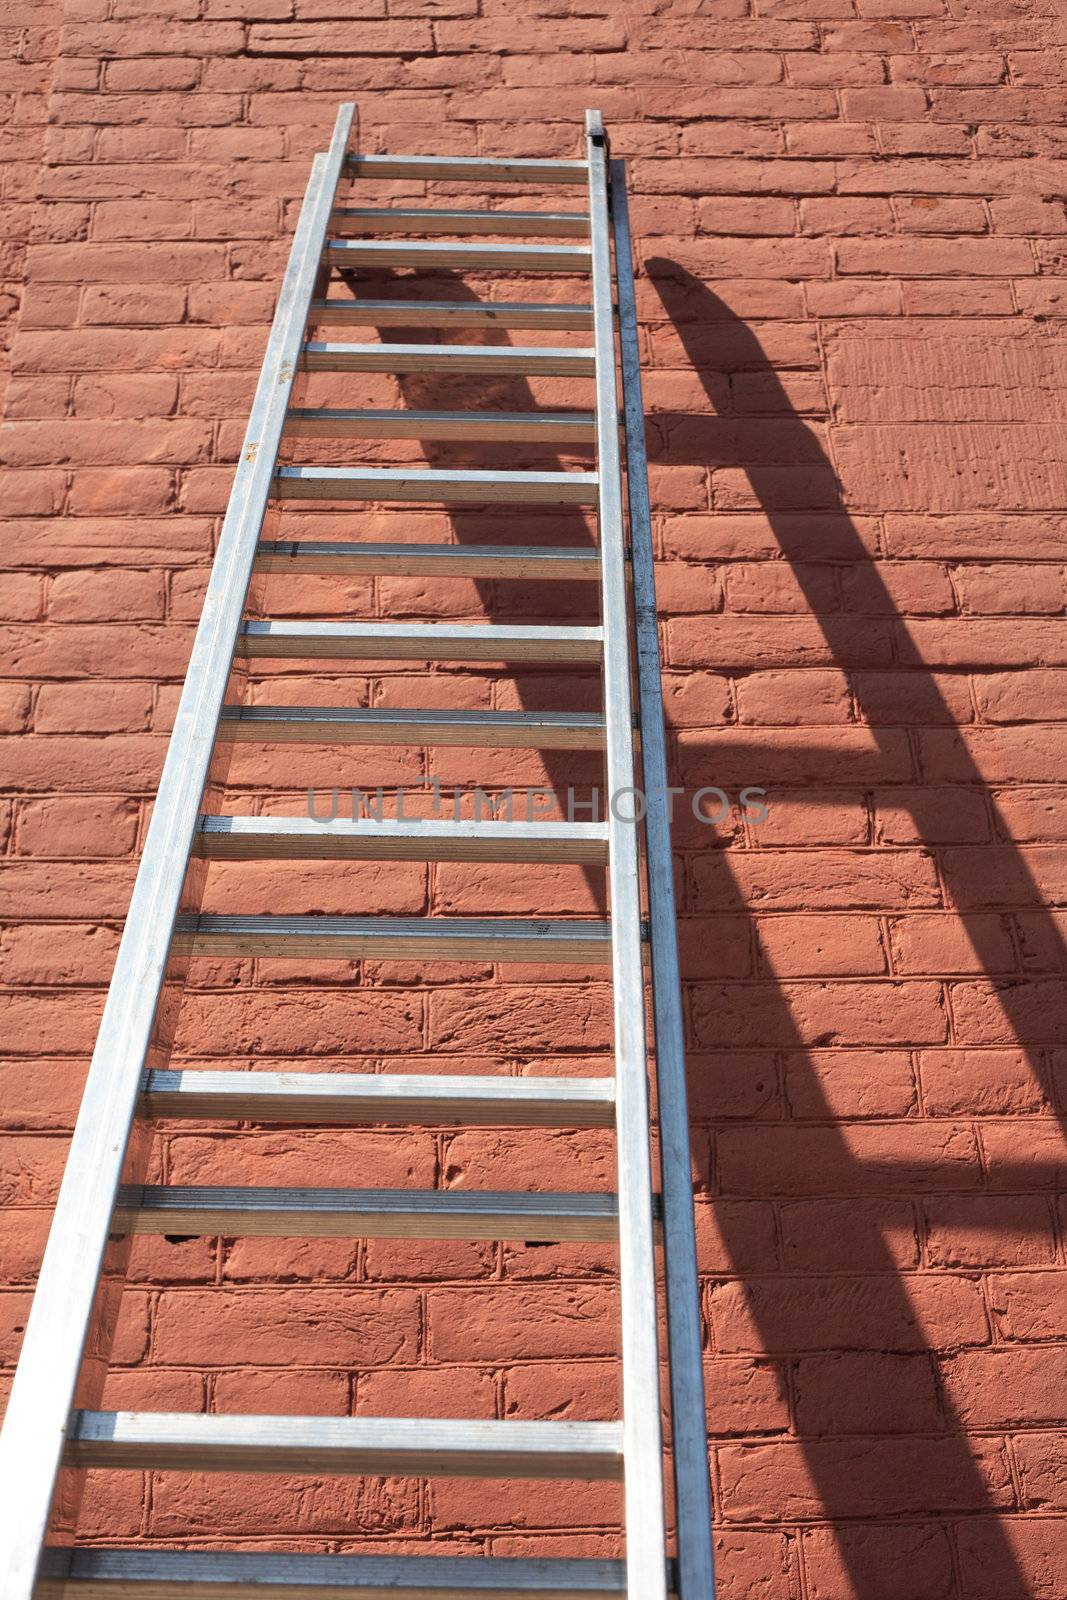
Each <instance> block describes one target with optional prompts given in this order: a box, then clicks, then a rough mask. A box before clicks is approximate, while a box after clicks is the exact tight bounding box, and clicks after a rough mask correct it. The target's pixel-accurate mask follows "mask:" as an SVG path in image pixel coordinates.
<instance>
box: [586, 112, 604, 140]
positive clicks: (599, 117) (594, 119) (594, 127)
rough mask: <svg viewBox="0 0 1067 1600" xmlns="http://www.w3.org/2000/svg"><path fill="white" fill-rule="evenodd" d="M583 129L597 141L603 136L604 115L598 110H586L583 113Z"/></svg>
mask: <svg viewBox="0 0 1067 1600" xmlns="http://www.w3.org/2000/svg"><path fill="white" fill-rule="evenodd" d="M585 131H586V133H587V134H588V135H589V137H590V138H591V139H596V140H597V141H598V142H599V141H602V140H603V138H604V136H605V135H604V117H603V113H602V112H600V111H587V112H586V113H585Z"/></svg>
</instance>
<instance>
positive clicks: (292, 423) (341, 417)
mask: <svg viewBox="0 0 1067 1600" xmlns="http://www.w3.org/2000/svg"><path fill="white" fill-rule="evenodd" d="M285 431H286V433H287V434H290V435H292V436H294V437H296V438H301V439H351V438H360V439H502V440H505V441H507V440H528V439H532V440H538V441H540V442H541V443H543V444H585V443H588V442H590V441H592V440H593V439H594V438H595V437H596V418H595V417H594V415H593V413H592V412H591V411H348V410H343V409H339V408H332V407H328V406H323V407H313V408H307V407H300V408H297V409H295V410H292V411H290V412H289V415H288V417H287V418H286V422H285Z"/></svg>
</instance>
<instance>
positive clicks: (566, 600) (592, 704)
mask: <svg viewBox="0 0 1067 1600" xmlns="http://www.w3.org/2000/svg"><path fill="white" fill-rule="evenodd" d="M338 277H339V279H340V281H341V282H343V283H344V284H345V286H346V287H347V288H348V289H349V290H350V291H354V290H355V288H356V287H357V286H358V289H359V290H360V294H359V295H355V298H357V299H358V298H360V297H361V296H362V297H364V298H368V299H369V298H383V299H384V298H390V297H391V298H400V297H402V296H403V292H404V289H405V287H407V286H409V285H410V284H411V282H412V280H411V279H410V278H405V277H404V276H403V274H401V273H399V272H389V271H386V270H381V271H379V272H376V273H374V274H373V276H372V275H369V274H359V275H358V276H355V275H349V274H345V273H340V274H338ZM418 283H419V289H420V296H419V297H420V298H443V299H448V300H453V301H471V302H474V301H477V300H479V299H480V298H481V296H480V295H479V294H478V292H477V291H476V290H475V289H473V288H471V287H470V285H469V284H467V283H466V282H465V281H464V278H463V276H462V275H461V274H459V273H457V272H450V271H448V270H446V269H440V270H438V271H435V272H434V274H433V281H432V283H430V282H429V281H428V279H427V277H426V276H425V275H422V276H420V278H419V280H418ZM398 291H399V292H398ZM376 331H377V333H378V337H379V338H380V339H381V340H382V341H383V342H387V343H388V342H396V343H422V344H426V343H429V342H431V330H428V329H427V328H425V327H422V326H413V327H404V326H392V327H387V328H379V329H377V330H376ZM515 334H517V335H518V338H519V339H521V330H515ZM590 337H591V335H590ZM439 342H440V343H441V344H445V345H447V344H449V343H462V344H481V345H487V346H493V345H496V346H507V345H510V344H513V343H515V342H517V340H516V337H515V336H514V335H513V333H512V332H511V330H508V329H506V328H495V327H492V326H490V327H486V328H460V329H457V330H456V332H455V333H454V334H453V335H451V336H449V335H446V336H444V337H442V338H440V340H439ZM564 342H566V341H564ZM572 381H574V382H575V383H577V384H579V385H581V393H582V394H583V396H586V397H587V398H586V400H585V408H586V409H588V410H590V411H592V410H593V409H594V394H593V382H592V379H591V378H590V379H585V378H583V379H577V380H572ZM397 383H398V385H399V389H400V395H401V398H402V400H403V402H404V406H405V407H406V409H408V410H413V411H414V410H427V411H437V410H442V411H445V410H456V409H460V408H463V409H470V410H475V409H481V410H487V411H517V412H525V411H537V410H539V409H542V407H541V405H540V403H539V401H538V400H537V399H536V398H535V395H534V391H533V388H532V386H531V385H530V383H529V382H528V381H527V380H526V379H525V378H523V377H519V376H512V375H506V374H498V375H494V376H492V377H481V378H480V377H477V376H475V375H473V374H472V375H455V376H450V375H449V374H448V373H447V372H424V373H400V374H398V375H397ZM422 451H423V454H424V455H425V459H426V465H427V466H428V467H430V468H437V467H440V468H446V467H482V468H493V467H498V468H500V469H503V470H514V469H515V468H522V467H526V466H532V467H536V468H537V469H538V470H541V471H547V472H552V471H563V470H565V469H566V467H567V466H568V464H573V459H574V458H573V456H571V457H567V456H564V455H563V454H562V453H560V452H558V451H556V450H553V449H551V448H550V447H547V446H545V445H540V446H538V445H535V444H530V445H526V446H522V445H518V446H516V445H513V444H501V443H488V442H484V441H483V442H478V441H475V442H472V443H470V444H466V445H459V444H456V443H452V442H449V443H440V442H438V441H434V440H424V441H422ZM589 455H590V457H591V455H592V449H591V447H590V451H589ZM446 512H447V518H448V521H449V523H450V524H451V527H452V531H453V535H454V537H455V541H456V543H457V544H460V545H463V544H491V543H494V542H495V543H507V542H508V540H507V539H506V538H504V539H501V538H499V537H497V536H495V535H497V534H499V527H497V528H496V529H494V522H496V523H497V524H499V522H500V521H501V520H502V519H504V518H506V517H507V516H508V512H507V511H506V510H504V509H502V508H500V507H490V508H486V507H484V506H481V507H479V506H472V507H470V508H464V507H462V506H458V507H448V508H446ZM400 514H401V515H402V514H403V511H402V509H401V513H400ZM512 515H514V513H512ZM519 516H520V519H521V520H522V521H524V522H527V523H529V524H530V525H531V526H532V527H533V529H534V530H535V532H534V538H535V539H536V538H538V537H541V536H542V534H541V532H539V531H538V524H539V523H542V522H543V523H546V524H550V525H551V532H552V534H553V535H556V534H560V533H562V534H564V535H566V537H561V538H558V539H557V538H555V537H546V538H544V542H545V543H556V542H558V543H565V544H574V545H590V546H592V545H593V544H594V540H593V539H592V538H591V536H590V527H589V520H588V519H587V518H586V517H585V516H583V515H582V513H581V511H580V510H579V509H577V508H575V507H573V506H567V505H559V506H553V505H546V506H542V507H534V508H532V514H531V513H529V512H523V511H522V510H521V508H520V512H519ZM470 582H471V584H472V586H473V588H474V590H475V593H476V595H477V600H478V604H479V606H481V607H482V608H483V609H484V611H485V614H486V616H487V617H488V618H489V619H490V620H493V621H499V620H502V614H506V615H509V616H510V617H511V618H512V619H513V620H514V619H518V620H527V619H530V620H536V621H539V622H540V621H548V620H550V619H551V618H553V617H554V618H556V619H557V620H560V621H572V620H577V621H585V620H587V618H588V614H589V612H590V611H592V612H593V613H594V614H599V593H598V590H597V586H596V585H595V584H593V583H582V584H575V583H570V584H569V583H566V582H563V581H556V580H553V581H538V580H536V579H530V580H526V581H524V582H521V583H520V582H519V581H517V580H510V581H507V580H501V579H478V578H474V579H471V580H470ZM561 601H562V602H563V604H562V606H561V604H560V602H561ZM476 670H477V669H476ZM499 676H500V678H501V679H502V680H508V679H511V678H512V677H514V678H515V679H516V690H517V695H518V700H519V703H520V705H521V707H522V709H524V710H530V711H536V710H569V709H598V710H599V709H600V698H599V695H600V683H599V674H593V673H590V674H588V682H589V684H590V686H591V689H592V693H593V699H590V700H588V702H587V701H586V699H585V698H584V697H581V693H580V689H579V674H577V673H576V672H575V669H574V667H573V665H571V666H568V667H559V668H556V669H555V670H553V669H551V668H550V667H547V668H546V665H540V666H539V665H538V664H537V663H530V665H529V667H528V668H523V667H522V665H521V664H519V665H518V666H517V667H516V669H515V670H514V672H504V673H502V674H500V675H499ZM524 680H525V686H524ZM538 680H540V688H539V689H531V687H530V685H531V684H534V683H537V682H538ZM583 681H584V680H583ZM576 691H577V693H578V698H575V694H576ZM556 692H559V693H561V694H562V695H563V696H564V698H563V699H560V700H556V699H555V698H549V696H552V695H554V694H555V693H556ZM579 702H580V703H579ZM542 757H543V767H544V771H545V774H546V780H547V781H546V787H547V789H548V790H549V791H551V792H553V793H554V794H556V795H557V796H558V797H559V799H560V804H561V805H562V804H563V796H564V795H565V793H566V791H567V789H568V787H569V786H571V785H574V787H575V788H576V789H578V790H580V791H582V793H583V794H584V793H585V792H586V790H587V786H588V779H589V775H590V772H591V770H592V769H593V767H594V764H595V766H596V768H597V770H599V769H600V768H601V767H602V761H603V758H602V756H601V754H600V753H599V752H592V753H577V754H576V753H575V752H568V751H552V750H546V751H544V752H542ZM598 781H599V780H598V779H595V778H594V779H593V782H594V783H596V782H598ZM486 786H487V787H490V788H491V787H494V785H493V784H491V783H490V784H487V785H486ZM600 803H601V809H603V796H602V795H601V802H600ZM519 814H520V813H518V812H517V813H516V815H519ZM585 816H586V812H585V811H584V810H583V811H579V813H578V817H579V819H581V818H584V817H585ZM573 870H574V871H575V872H576V873H577V872H578V871H579V870H580V872H581V875H582V877H583V879H584V884H585V892H586V894H587V895H588V898H589V902H590V909H591V911H592V913H593V914H594V915H597V916H606V915H607V914H608V902H607V875H606V873H605V872H604V870H603V869H602V868H598V867H595V866H587V867H583V868H581V869H573Z"/></svg>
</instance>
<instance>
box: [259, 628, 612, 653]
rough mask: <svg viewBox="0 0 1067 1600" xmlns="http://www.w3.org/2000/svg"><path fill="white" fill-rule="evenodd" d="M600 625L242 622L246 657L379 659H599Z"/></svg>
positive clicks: (601, 637)
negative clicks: (574, 626) (554, 626)
mask: <svg viewBox="0 0 1067 1600" xmlns="http://www.w3.org/2000/svg"><path fill="white" fill-rule="evenodd" d="M602 643H603V632H602V630H601V629H600V628H566V627H562V626H561V627H556V628H545V627H537V626H534V625H516V626H507V625H504V624H497V625H495V626H494V625H492V624H481V623H444V622H441V623H438V622H412V623H400V622H275V621H270V622H267V621H263V622H245V623H242V625H241V632H240V635H239V639H238V649H239V651H240V652H241V653H242V654H243V655H246V656H315V657H317V656H324V657H328V658H330V659H332V660H337V659H341V658H349V657H354V658H359V659H363V660H366V659H368V658H369V659H372V660H378V661H434V660H441V661H599V659H600V651H601V646H602Z"/></svg>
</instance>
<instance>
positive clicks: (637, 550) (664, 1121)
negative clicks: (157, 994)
mask: <svg viewBox="0 0 1067 1600" xmlns="http://www.w3.org/2000/svg"><path fill="white" fill-rule="evenodd" d="M611 180H612V181H611V210H612V226H613V230H614V235H615V275H616V288H617V294H618V308H619V351H620V358H621V364H622V396H623V418H624V432H625V442H626V490H627V501H628V506H629V514H630V560H631V569H632V588H633V608H634V631H635V635H636V655H637V688H638V704H639V724H640V728H641V764H642V771H643V776H644V786H645V804H646V812H645V856H646V863H647V875H648V903H649V931H650V941H651V945H652V1015H653V1027H654V1034H655V1046H656V1048H655V1054H656V1084H657V1099H658V1106H657V1110H658V1124H659V1135H660V1167H661V1182H662V1191H663V1197H662V1207H663V1256H664V1275H665V1279H666V1290H667V1340H668V1349H669V1354H670V1390H671V1439H672V1452H671V1453H672V1464H673V1476H674V1492H675V1515H676V1518H677V1550H678V1555H677V1578H678V1594H679V1600H712V1597H713V1596H714V1593H715V1567H714V1555H713V1550H712V1535H711V1485H710V1481H709V1473H708V1437H707V1422H706V1415H705V1410H704V1405H705V1398H704V1372H703V1333H702V1327H701V1316H700V1289H699V1284H698V1280H697V1256H696V1227H695V1220H694V1215H693V1182H692V1156H691V1152H690V1143H689V1105H688V1096H687V1092H686V1079H685V1030H684V1020H683V1015H682V989H681V978H680V974H679V963H678V927H677V912H676V908H675V895H674V861H673V854H672V850H671V797H670V789H669V787H668V776H667V740H666V728H665V724H664V715H663V689H662V678H661V672H660V651H659V632H658V623H657V611H656V578H655V567H654V563H653V547H652V517H651V507H650V504H649V494H648V463H647V455H646V449H645V414H644V401H643V398H642V394H641V363H640V356H639V351H638V333H637V329H638V322H637V302H636V298H635V295H634V280H633V251H632V246H631V240H630V218H629V206H628V202H627V196H626V166H625V162H623V161H613V162H612V163H611Z"/></svg>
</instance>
